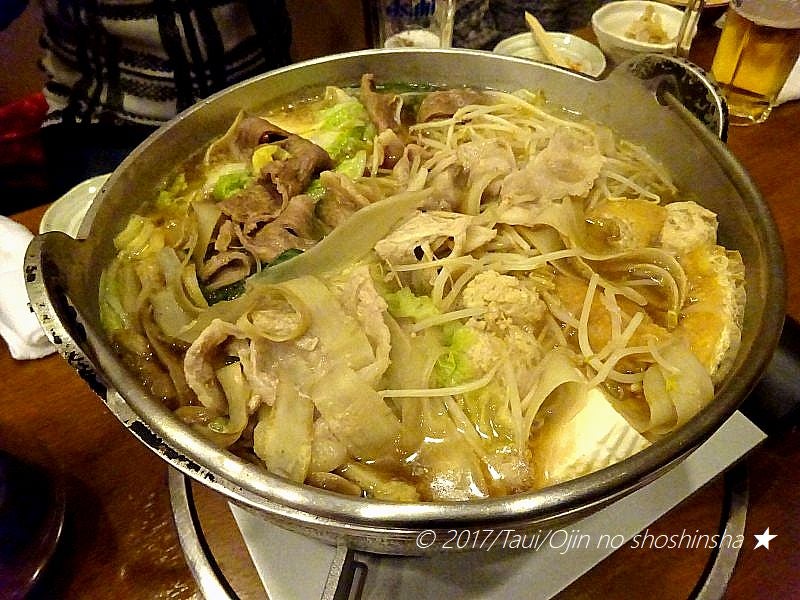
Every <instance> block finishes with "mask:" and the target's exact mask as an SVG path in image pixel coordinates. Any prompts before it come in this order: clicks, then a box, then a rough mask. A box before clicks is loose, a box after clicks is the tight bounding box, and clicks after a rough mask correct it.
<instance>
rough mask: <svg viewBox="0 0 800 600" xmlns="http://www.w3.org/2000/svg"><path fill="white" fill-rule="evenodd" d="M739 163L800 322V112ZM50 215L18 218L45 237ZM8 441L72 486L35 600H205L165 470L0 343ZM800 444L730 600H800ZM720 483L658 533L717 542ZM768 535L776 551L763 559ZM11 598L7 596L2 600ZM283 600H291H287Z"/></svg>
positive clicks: (758, 519)
mask: <svg viewBox="0 0 800 600" xmlns="http://www.w3.org/2000/svg"><path fill="white" fill-rule="evenodd" d="M715 35H716V34H715V33H714V32H711V33H709V32H704V33H703V35H702V36H701V38H700V39H699V40H698V41H697V42H696V46H695V49H694V50H693V58H694V60H695V62H697V63H698V64H700V65H701V66H705V67H707V66H708V65H709V62H710V56H711V53H712V52H713V48H714V46H715V44H716V38H715ZM728 143H729V146H730V148H731V150H732V151H733V153H734V154H735V155H736V156H737V157H738V159H739V160H740V161H741V162H742V164H743V165H744V167H745V168H746V169H747V170H748V171H749V173H750V174H751V176H752V177H753V179H754V180H755V182H756V183H757V185H758V186H759V187H760V189H761V191H762V193H763V195H764V197H765V198H766V200H767V202H768V204H769V205H770V207H771V209H772V210H773V213H774V216H775V220H776V221H777V223H778V227H779V230H780V234H781V236H782V238H783V241H784V244H785V247H786V250H787V255H788V256H789V261H788V277H789V298H788V300H789V301H788V312H789V314H791V315H792V316H794V317H795V318H797V319H800V262H798V261H797V260H795V257H796V254H795V253H800V196H799V195H798V179H800V178H799V177H798V175H800V167H798V156H800V102H795V103H792V104H788V105H784V106H781V107H779V108H777V109H776V110H775V111H774V113H773V115H772V116H771V117H770V119H769V120H768V121H767V122H766V123H764V124H762V125H758V126H755V127H750V128H731V131H730V134H729V140H728ZM43 212H44V207H40V208H36V209H33V210H29V211H27V212H24V213H20V214H18V215H16V217H15V218H16V219H17V220H18V221H20V222H21V223H23V224H25V225H27V226H28V227H29V228H30V229H32V230H34V231H35V230H36V228H37V226H38V222H39V220H40V218H41V216H42V214H43ZM0 381H2V391H1V392H0V410H1V411H2V412H0V435H3V434H4V432H8V431H12V432H14V433H15V434H16V435H17V436H21V437H23V438H24V439H25V440H26V443H27V444H30V445H39V446H41V447H42V448H44V449H45V450H46V451H48V452H49V453H50V454H51V455H52V457H53V460H54V464H55V465H56V466H57V467H58V468H59V469H60V470H61V472H62V473H64V474H65V475H66V479H67V502H68V510H67V525H66V530H65V533H64V536H63V540H62V543H61V545H60V548H59V551H58V553H57V555H56V559H55V560H54V561H53V563H52V565H51V568H50V569H49V571H48V572H47V574H46V577H45V578H44V580H43V582H42V586H41V589H40V591H39V593H38V594H37V597H41V598H67V599H69V598H76V599H77V598H129V599H137V598H142V599H152V598H171V599H176V600H177V599H182V598H194V597H197V589H196V585H195V583H194V581H193V579H192V576H191V574H190V572H189V570H188V568H187V566H186V564H185V561H184V558H183V555H182V553H181V549H180V546H179V545H178V540H177V537H176V531H175V527H174V524H173V521H172V516H171V511H170V506H169V498H168V493H167V484H166V477H167V467H166V465H165V464H164V463H163V462H162V460H161V459H159V458H157V457H156V456H155V455H154V454H152V453H151V452H150V451H149V450H148V449H146V448H145V446H144V445H143V444H141V443H139V442H138V441H137V440H136V439H135V438H134V437H133V436H132V435H131V434H130V433H128V432H127V431H126V430H125V429H124V428H123V427H122V425H120V424H119V423H118V422H117V420H116V419H115V418H114V417H113V416H112V415H111V414H110V413H109V411H108V410H107V409H106V408H105V406H104V404H103V403H102V402H101V401H100V400H99V399H98V398H97V397H96V396H94V395H93V393H92V392H91V391H90V390H89V389H88V387H87V386H86V385H85V384H84V383H83V381H82V380H80V379H79V378H78V377H77V375H76V374H75V373H74V372H73V371H72V370H71V368H70V367H69V366H68V365H67V363H66V362H65V361H64V360H62V359H61V358H60V357H58V356H50V357H47V358H44V359H41V360H36V361H26V362H18V361H15V360H13V359H12V358H11V357H10V356H9V354H8V351H7V349H6V347H5V345H4V344H0ZM798 441H800V434H798V432H797V428H796V426H794V425H792V426H787V427H786V428H785V430H784V431H782V432H781V433H779V434H776V435H773V436H772V437H770V439H769V440H768V441H767V442H766V443H765V444H764V445H763V446H762V447H760V448H758V449H757V450H756V451H754V452H753V453H752V455H751V457H750V460H749V464H750V466H751V469H750V471H751V477H750V486H751V487H750V490H751V492H750V494H751V496H750V498H751V506H750V512H749V515H748V520H747V538H746V542H745V544H744V546H743V548H742V550H741V555H740V559H739V564H738V567H737V569H736V571H735V573H734V576H733V579H732V581H731V584H730V587H729V589H728V595H727V597H728V598H742V599H744V598H774V599H779V598H787V599H788V598H795V597H797V596H798V593H800V551H798V549H797V548H796V543H797V542H798V541H800V525H798V518H797V517H798V515H800V482H798V477H797V474H798V467H800V450H798V448H800V444H798ZM722 488H723V486H722V483H721V481H720V480H716V481H714V482H713V483H711V484H709V485H708V486H706V487H705V488H703V489H702V490H701V491H700V492H698V493H697V494H695V495H694V496H692V497H691V498H689V499H688V500H686V501H685V502H683V503H682V504H681V505H679V506H678V507H677V508H676V509H675V510H673V511H672V512H670V513H669V514H668V515H666V516H665V517H664V518H662V519H661V520H659V521H658V522H657V523H656V524H654V525H653V526H652V527H651V528H650V531H651V532H652V533H656V532H660V533H667V534H673V533H680V532H681V531H682V530H684V529H685V530H687V531H689V532H694V531H695V530H699V531H700V532H708V533H713V532H715V531H716V529H717V525H718V520H719V518H720V513H721V498H722ZM195 491H196V494H197V496H198V506H199V510H200V514H201V516H202V518H203V521H204V524H205V528H206V531H207V533H208V535H209V537H210V539H209V541H210V543H211V545H212V548H213V549H214V551H215V552H216V555H217V558H218V560H219V562H220V563H221V566H222V568H223V570H224V571H225V572H226V573H227V574H228V577H229V579H230V580H231V581H232V583H233V585H234V587H235V589H236V591H237V592H238V593H239V595H240V596H241V597H242V598H263V597H264V593H263V591H262V590H261V589H260V587H259V582H258V579H257V576H256V574H255V572H254V569H253V567H252V563H251V562H250V560H249V557H248V555H247V552H246V549H245V548H244V546H243V543H242V540H241V537H240V535H239V533H238V530H237V529H236V527H235V524H234V522H233V520H232V518H231V515H230V512H229V511H228V509H227V504H226V502H225V500H224V499H223V498H221V497H219V496H217V495H216V494H215V493H213V492H209V491H207V490H204V489H197V486H195ZM767 527H769V528H770V530H771V531H772V533H775V534H777V538H775V539H774V540H772V542H771V544H770V549H769V550H765V549H764V548H759V549H754V548H753V546H754V538H753V537H752V536H753V534H755V533H761V532H763V531H764V530H765V529H766V528H767ZM707 557H708V552H707V551H705V550H703V549H697V550H686V549H683V550H676V551H670V550H658V551H656V550H653V551H643V550H634V549H631V548H628V547H623V548H622V549H620V550H619V551H617V552H615V553H614V554H613V555H612V556H611V557H610V558H608V559H607V560H605V561H604V562H603V563H601V564H600V565H599V566H598V567H597V568H595V569H594V570H592V571H591V572H590V573H589V574H587V575H585V576H584V577H582V578H581V579H580V580H579V581H577V582H576V583H575V584H574V585H572V586H571V587H570V588H568V589H567V590H566V591H565V592H564V593H563V595H562V596H563V597H564V598H626V599H629V598H646V599H648V600H650V599H652V598H659V599H668V598H676V599H678V598H687V597H688V596H689V595H690V593H691V591H692V588H693V586H694V585H695V582H696V581H697V580H698V577H699V576H700V574H701V573H702V571H703V567H704V565H705V561H706V559H707ZM0 595H3V594H2V591H0ZM278 600H280V599H278Z"/></svg>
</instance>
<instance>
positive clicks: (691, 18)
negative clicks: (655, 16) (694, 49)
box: [675, 0, 705, 58]
mask: <svg viewBox="0 0 800 600" xmlns="http://www.w3.org/2000/svg"><path fill="white" fill-rule="evenodd" d="M704 6H705V0H687V2H686V9H685V10H684V12H683V19H681V26H680V28H679V29H678V36H677V38H676V40H675V41H676V44H675V56H679V57H681V58H687V57H688V56H689V49H690V48H691V46H692V36H693V35H694V31H695V27H697V21H698V20H699V19H700V13H701V12H703V7H704Z"/></svg>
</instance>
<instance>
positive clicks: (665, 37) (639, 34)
mask: <svg viewBox="0 0 800 600" xmlns="http://www.w3.org/2000/svg"><path fill="white" fill-rule="evenodd" d="M682 18H683V12H682V11H680V10H678V9H677V8H675V7H673V6H668V5H666V4H662V3H661V2H646V1H640V0H623V1H620V2H611V3H609V4H606V5H604V6H601V7H600V8H598V9H597V10H596V11H595V12H594V14H593V15H592V30H593V31H594V34H595V35H596V36H597V42H598V44H599V45H600V48H601V49H602V50H603V52H604V53H605V54H606V56H607V57H608V58H610V59H611V60H612V61H614V62H622V61H624V60H627V59H628V58H631V57H633V56H635V55H637V54H647V53H656V54H671V53H673V52H674V51H675V46H676V40H677V36H678V30H679V29H680V26H681V20H682Z"/></svg>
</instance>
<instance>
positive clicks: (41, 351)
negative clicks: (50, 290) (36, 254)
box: [0, 215, 55, 360]
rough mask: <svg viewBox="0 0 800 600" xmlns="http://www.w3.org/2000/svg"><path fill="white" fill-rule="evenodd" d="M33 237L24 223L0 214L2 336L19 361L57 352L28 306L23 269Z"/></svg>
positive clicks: (0, 325)
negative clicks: (26, 252)
mask: <svg viewBox="0 0 800 600" xmlns="http://www.w3.org/2000/svg"><path fill="white" fill-rule="evenodd" d="M31 239H33V235H32V234H31V232H30V231H28V229H27V228H26V227H25V226H24V225H21V224H20V223H17V222H16V221H12V220H11V219H9V218H8V217H4V216H2V215H0V335H2V336H3V339H4V340H5V341H6V343H7V344H8V349H9V351H10V352H11V356H12V357H14V358H16V359H17V360H25V359H31V358H41V357H43V356H47V355H48V354H50V353H52V352H55V347H54V346H53V344H51V343H50V341H49V340H48V339H47V337H46V336H45V334H44V330H43V329H42V326H41V325H40V324H39V321H38V319H37V318H36V316H35V315H34V314H33V313H32V312H31V309H30V307H29V305H28V292H27V291H26V289H25V275H24V272H23V269H24V260H25V250H26V249H27V247H28V243H29V242H30V241H31Z"/></svg>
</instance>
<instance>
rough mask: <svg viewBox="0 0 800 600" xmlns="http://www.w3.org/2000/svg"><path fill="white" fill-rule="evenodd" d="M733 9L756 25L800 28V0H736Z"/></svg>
mask: <svg viewBox="0 0 800 600" xmlns="http://www.w3.org/2000/svg"><path fill="white" fill-rule="evenodd" d="M731 6H732V8H733V10H735V11H736V12H737V13H739V14H740V15H741V16H742V17H744V18H745V19H747V20H748V21H752V22H753V23H755V24H756V25H763V26H765V27H774V28H776V29H800V0H771V1H770V2H764V1H763V0H735V1H734V2H733V3H732V4H731Z"/></svg>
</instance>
